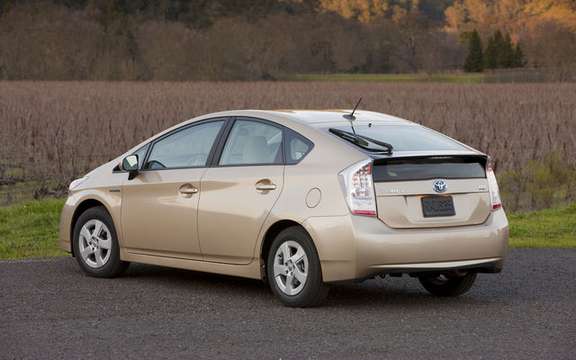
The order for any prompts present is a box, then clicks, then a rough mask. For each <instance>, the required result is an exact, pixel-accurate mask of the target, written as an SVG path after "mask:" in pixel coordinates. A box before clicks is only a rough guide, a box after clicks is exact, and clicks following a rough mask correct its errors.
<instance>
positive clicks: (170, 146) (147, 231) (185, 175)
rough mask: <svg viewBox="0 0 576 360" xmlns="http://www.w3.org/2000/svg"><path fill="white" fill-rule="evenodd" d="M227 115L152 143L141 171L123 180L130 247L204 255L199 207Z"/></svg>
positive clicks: (125, 226) (151, 252)
mask: <svg viewBox="0 0 576 360" xmlns="http://www.w3.org/2000/svg"><path fill="white" fill-rule="evenodd" d="M224 124H225V120H224V119H212V120H208V121H202V122H200V123H193V124H191V125H187V126H184V127H182V128H180V129H177V130H175V131H172V132H170V133H168V134H167V135H165V136H162V137H160V138H159V139H157V140H155V141H154V142H153V143H152V144H150V145H149V147H150V149H149V150H148V151H147V156H146V158H145V161H144V162H143V165H142V170H141V171H140V173H139V174H138V176H137V177H136V178H134V179H132V180H126V181H125V183H124V186H123V189H122V191H123V205H122V223H123V230H124V244H123V247H125V248H126V249H127V251H129V252H131V253H137V254H142V255H155V256H170V257H181V258H190V259H201V258H202V253H201V251H200V244H199V241H198V229H197V210H198V200H199V197H200V196H201V194H200V193H199V190H200V180H201V178H202V176H203V175H204V173H205V172H206V167H207V165H208V163H209V160H210V156H211V155H212V154H213V153H214V149H215V144H216V143H217V142H218V141H217V139H218V137H219V136H220V133H221V132H222V130H223V129H224Z"/></svg>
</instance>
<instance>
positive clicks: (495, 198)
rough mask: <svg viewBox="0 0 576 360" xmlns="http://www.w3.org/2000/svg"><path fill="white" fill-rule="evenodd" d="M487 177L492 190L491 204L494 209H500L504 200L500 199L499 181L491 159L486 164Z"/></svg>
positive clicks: (490, 190) (489, 188)
mask: <svg viewBox="0 0 576 360" xmlns="http://www.w3.org/2000/svg"><path fill="white" fill-rule="evenodd" d="M486 179H487V180H488V191H489V192H490V204H491V207H492V210H498V209H500V208H501V207H502V200H500V189H498V182H497V181H496V175H495V174H494V166H493V164H492V161H491V160H488V164H486Z"/></svg>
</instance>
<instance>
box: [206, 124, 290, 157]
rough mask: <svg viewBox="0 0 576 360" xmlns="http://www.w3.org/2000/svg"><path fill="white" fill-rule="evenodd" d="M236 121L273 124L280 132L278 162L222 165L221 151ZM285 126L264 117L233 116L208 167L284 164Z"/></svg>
mask: <svg viewBox="0 0 576 360" xmlns="http://www.w3.org/2000/svg"><path fill="white" fill-rule="evenodd" d="M236 121H251V122H258V123H262V124H265V125H269V126H273V127H275V128H277V129H280V131H281V132H282V142H281V143H280V147H279V149H280V152H281V155H280V162H273V163H255V164H254V163H252V164H251V163H247V164H227V165H222V164H220V159H221V158H222V153H223V152H224V147H225V146H226V143H227V142H228V139H229V138H230V134H231V133H232V129H233V128H234V125H235V124H236ZM286 129H287V128H286V127H285V126H282V125H280V124H278V123H275V122H273V121H270V120H265V119H260V118H256V117H251V116H235V117H234V118H233V119H232V120H231V122H230V124H229V125H228V127H227V129H226V132H225V133H224V134H223V136H222V139H221V141H220V143H219V144H218V149H217V152H216V154H215V156H214V159H213V162H212V166H210V167H215V168H228V167H251V166H279V165H280V166H285V165H287V164H286V155H285V149H284V147H285V145H284V144H285V139H286Z"/></svg>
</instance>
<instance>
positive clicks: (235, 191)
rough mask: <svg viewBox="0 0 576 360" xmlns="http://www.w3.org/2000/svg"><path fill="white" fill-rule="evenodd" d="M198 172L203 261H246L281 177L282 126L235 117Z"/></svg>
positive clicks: (241, 262)
mask: <svg viewBox="0 0 576 360" xmlns="http://www.w3.org/2000/svg"><path fill="white" fill-rule="evenodd" d="M228 132H229V135H228V136H227V139H226V141H225V142H224V141H222V143H221V144H220V148H221V149H222V150H221V155H220V156H219V158H218V159H215V163H214V166H213V167H211V168H209V169H208V170H207V171H206V173H205V174H204V177H203V178H202V184H201V193H202V195H201V196H200V204H199V209H198V230H199V238H200V245H201V248H202V253H203V255H204V259H205V260H206V261H214V262H222V263H229V264H247V263H249V262H250V261H251V260H252V256H253V254H254V247H255V245H256V241H257V239H258V235H259V233H260V230H261V227H262V224H263V223H264V221H265V219H266V217H267V216H268V214H269V213H270V210H271V209H272V207H273V206H274V203H275V202H276V200H277V199H278V196H279V195H280V192H281V191H282V186H283V183H284V161H283V137H284V135H283V132H284V131H283V128H282V127H280V126H278V125H276V124H274V123H271V122H267V121H263V120H258V119H253V118H237V119H236V120H235V121H234V123H233V124H232V125H231V127H230V129H229V130H228Z"/></svg>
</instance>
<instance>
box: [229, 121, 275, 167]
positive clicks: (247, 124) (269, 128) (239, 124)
mask: <svg viewBox="0 0 576 360" xmlns="http://www.w3.org/2000/svg"><path fill="white" fill-rule="evenodd" d="M281 145H282V129H280V128H278V127H276V126H273V125H269V124H265V123H263V122H259V121H252V120H237V121H236V122H235V123H234V126H233V127H232V131H231V132H230V136H228V140H227V141H226V145H225V146H224V150H223V151H222V156H221V157H220V165H262V164H281V163H282V146H281Z"/></svg>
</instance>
